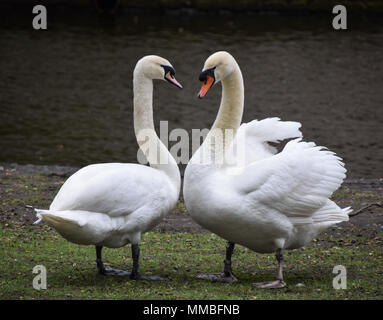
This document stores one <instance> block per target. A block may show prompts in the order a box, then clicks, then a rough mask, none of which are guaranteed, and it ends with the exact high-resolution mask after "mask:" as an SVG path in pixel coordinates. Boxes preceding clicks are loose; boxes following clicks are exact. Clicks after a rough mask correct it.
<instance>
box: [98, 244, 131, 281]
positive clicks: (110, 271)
mask: <svg viewBox="0 0 383 320" xmlns="http://www.w3.org/2000/svg"><path fill="white" fill-rule="evenodd" d="M101 251H102V246H96V263H97V269H98V273H99V274H101V275H103V276H130V274H131V272H130V271H127V270H120V269H114V268H105V266H104V263H103V262H102V255H101Z"/></svg>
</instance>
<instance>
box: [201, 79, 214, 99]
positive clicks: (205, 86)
mask: <svg viewBox="0 0 383 320" xmlns="http://www.w3.org/2000/svg"><path fill="white" fill-rule="evenodd" d="M213 83H214V78H213V77H211V76H209V75H207V76H206V80H205V81H204V82H203V84H202V87H201V90H200V91H199V93H198V98H200V99H201V98H203V97H204V96H205V95H206V93H207V92H208V91H209V89H210V88H211V86H212V85H213Z"/></svg>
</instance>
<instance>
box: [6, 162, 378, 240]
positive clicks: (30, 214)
mask: <svg viewBox="0 0 383 320" xmlns="http://www.w3.org/2000/svg"><path fill="white" fill-rule="evenodd" d="M76 170H77V169H76V168H73V167H63V166H34V165H17V164H3V165H0V199H1V200H0V223H1V224H3V225H5V226H6V225H8V224H21V225H25V224H32V223H33V222H34V221H35V220H36V217H35V214H34V211H33V210H32V209H31V208H30V207H28V206H32V207H36V208H48V207H49V204H50V203H51V201H52V200H53V198H54V196H55V195H56V193H57V191H58V190H59V189H60V187H61V185H62V184H63V183H64V182H65V180H66V179H67V178H68V177H69V176H70V175H71V174H72V173H73V172H75V171H76ZM333 200H334V201H336V202H337V203H338V204H339V205H340V206H341V207H346V206H352V207H353V209H354V211H357V210H358V209H360V208H363V207H365V206H367V205H369V204H372V203H380V204H381V203H383V179H358V180H346V181H345V183H344V184H343V186H342V187H341V188H340V189H339V190H338V191H337V192H336V193H335V194H334V196H333ZM38 227H39V226H36V228H38ZM355 229H358V230H359V231H360V232H362V233H370V232H374V233H376V232H378V233H379V232H383V209H382V208H379V207H376V206H373V207H371V208H369V209H366V210H365V211H364V212H363V213H361V214H359V215H357V216H355V217H352V218H350V221H349V222H347V223H342V224H339V225H338V226H336V227H334V228H332V229H330V230H329V232H339V230H344V231H347V230H354V231H355ZM155 230H159V231H164V232H192V233H195V232H197V233H198V232H207V231H206V230H204V229H202V228H201V227H200V226H199V225H197V224H196V223H194V221H193V220H192V219H191V218H190V216H189V214H188V212H187V210H186V207H185V205H184V203H183V199H182V196H181V197H180V201H179V203H178V204H177V207H176V208H175V209H174V210H173V212H172V213H171V214H170V215H168V216H167V217H166V218H165V219H164V220H163V222H162V223H161V224H160V225H158V226H157V227H156V229H155Z"/></svg>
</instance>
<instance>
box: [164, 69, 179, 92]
mask: <svg viewBox="0 0 383 320" xmlns="http://www.w3.org/2000/svg"><path fill="white" fill-rule="evenodd" d="M165 78H166V80H167V81H169V82H170V83H172V84H174V85H175V86H176V87H178V88H180V89H182V85H181V83H179V82H178V81H177V80H176V78H174V76H172V75H171V74H170V71H169V72H168V73H167V74H166V75H165Z"/></svg>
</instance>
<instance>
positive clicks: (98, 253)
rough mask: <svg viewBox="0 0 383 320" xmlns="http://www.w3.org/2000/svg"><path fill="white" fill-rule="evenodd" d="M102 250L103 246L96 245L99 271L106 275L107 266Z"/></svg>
mask: <svg viewBox="0 0 383 320" xmlns="http://www.w3.org/2000/svg"><path fill="white" fill-rule="evenodd" d="M101 251H102V246H96V263H97V269H98V273H99V274H102V275H105V267H104V263H103V262H102V256H101Z"/></svg>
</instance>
